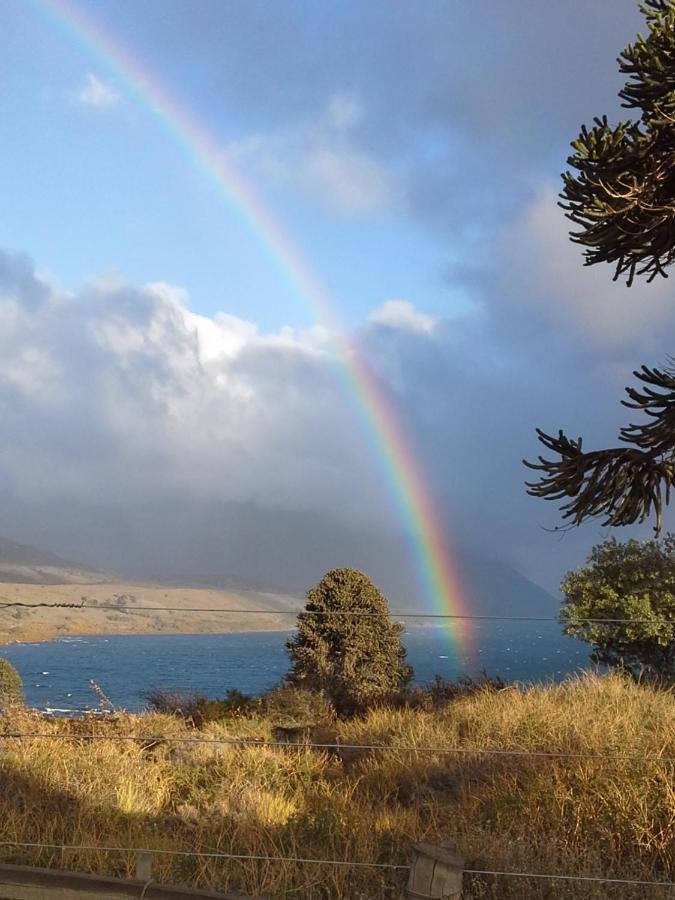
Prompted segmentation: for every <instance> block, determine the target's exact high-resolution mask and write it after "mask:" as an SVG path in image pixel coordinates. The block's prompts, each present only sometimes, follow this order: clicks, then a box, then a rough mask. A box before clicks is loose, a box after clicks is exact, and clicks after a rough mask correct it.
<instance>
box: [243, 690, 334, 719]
mask: <svg viewBox="0 0 675 900" xmlns="http://www.w3.org/2000/svg"><path fill="white" fill-rule="evenodd" d="M260 712H261V715H264V716H265V717H266V718H268V719H270V721H273V722H274V723H275V724H277V725H308V724H313V725H324V724H326V723H328V722H332V721H333V720H334V719H335V707H334V706H333V704H332V703H331V701H330V699H329V698H328V697H327V696H326V694H324V693H323V692H321V691H310V690H307V689H305V688H297V687H291V686H290V685H280V686H279V687H275V688H273V689H272V690H271V691H268V692H267V693H266V694H263V696H262V697H261V698H260Z"/></svg>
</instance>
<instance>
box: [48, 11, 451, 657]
mask: <svg viewBox="0 0 675 900" xmlns="http://www.w3.org/2000/svg"><path fill="white" fill-rule="evenodd" d="M34 5H35V7H36V8H37V9H38V10H39V11H40V12H42V13H43V14H45V15H47V16H48V17H49V18H51V20H52V21H53V22H54V23H55V24H56V25H57V26H59V27H60V28H62V29H63V30H64V31H66V33H67V35H68V36H69V37H70V38H71V39H73V40H75V41H76V42H77V43H78V44H79V45H81V46H82V47H83V49H84V50H85V51H86V52H87V54H89V55H92V56H94V57H96V58H97V59H98V60H99V61H100V62H101V63H102V64H103V65H104V66H105V68H106V69H107V70H109V71H111V72H113V73H114V75H115V77H116V78H117V79H118V80H119V81H120V82H121V83H122V84H123V85H124V86H125V88H126V89H127V90H128V92H129V94H131V95H132V96H134V97H135V99H136V100H137V101H138V102H139V103H140V105H141V106H142V107H143V108H144V109H146V110H147V112H148V113H149V114H150V115H152V116H153V117H154V118H155V120H156V121H157V122H158V124H159V125H160V126H161V127H162V128H163V129H164V130H165V131H166V132H168V133H169V135H170V136H171V137H172V138H173V139H174V141H175V142H176V143H177V144H179V145H180V147H181V148H182V149H183V150H184V151H185V152H186V154H187V155H188V157H189V158H190V160H191V161H192V163H193V165H195V166H196V167H197V168H198V169H200V170H201V171H202V172H203V173H204V174H205V175H207V176H208V177H209V178H210V179H211V180H212V181H213V182H214V183H215V184H216V185H217V187H218V188H219V190H220V191H221V192H222V194H223V195H224V196H225V197H226V199H227V200H228V201H229V202H230V203H231V204H233V206H234V208H235V209H236V210H237V211H238V213H239V214H240V215H241V216H242V217H243V219H244V220H245V221H246V222H247V224H248V225H249V226H250V228H251V229H252V231H253V232H254V233H255V235H256V236H257V237H258V239H259V240H261V241H262V243H263V245H264V246H265V248H266V249H267V251H268V252H269V253H270V254H271V255H272V256H273V257H274V259H275V261H276V263H277V264H278V265H279V266H280V267H281V269H282V271H283V272H284V273H285V275H286V276H287V277H288V278H289V279H290V281H291V283H292V285H293V287H294V290H295V291H296V292H297V294H298V295H299V296H300V297H302V298H303V300H304V301H305V302H306V303H307V304H308V305H309V307H310V308H311V310H312V313H313V315H314V316H315V317H316V318H317V319H318V320H319V321H320V322H322V323H323V324H326V325H327V326H328V327H329V328H330V329H331V331H332V332H333V333H334V334H338V335H342V334H344V333H345V332H344V330H343V329H341V328H340V327H339V324H338V316H337V306H336V304H335V303H334V301H333V300H332V299H331V297H330V296H329V294H328V293H327V291H326V290H325V289H324V288H323V286H322V285H321V283H320V281H319V280H318V278H317V277H316V275H315V273H314V272H313V271H312V268H311V266H310V265H309V263H308V261H307V259H306V258H305V256H304V255H303V254H302V253H301V252H300V250H299V249H298V247H297V246H296V245H295V243H294V242H293V240H292V239H291V237H290V235H289V234H288V232H287V231H286V230H284V228H283V227H282V226H281V224H280V223H279V222H278V221H277V219H276V218H275V217H274V215H273V214H272V212H271V211H270V209H269V208H268V207H267V206H265V204H264V203H263V201H262V199H261V198H260V196H259V195H258V193H257V192H256V191H255V189H254V187H253V186H252V185H251V184H250V182H248V181H247V180H245V179H244V177H243V176H242V174H241V173H240V172H239V171H237V169H236V168H235V167H234V165H233V164H232V161H231V160H230V159H228V157H227V155H226V154H225V153H224V152H223V150H222V148H221V147H220V145H219V144H218V141H217V140H216V139H215V137H214V136H213V135H212V134H211V133H210V132H209V131H208V130H207V129H206V127H205V126H204V125H203V124H202V123H201V122H200V121H199V120H198V119H197V118H196V117H195V116H194V115H193V114H192V113H191V112H190V111H189V110H187V109H186V108H185V107H184V106H182V105H181V103H180V102H179V101H178V99H177V98H176V97H174V96H173V94H171V93H170V91H169V89H168V88H167V87H166V86H165V85H164V84H162V83H161V82H160V81H159V80H158V79H157V78H156V77H155V76H154V75H153V73H151V72H149V71H148V69H147V68H146V67H145V66H143V65H141V63H140V62H139V61H138V60H137V59H135V58H134V57H133V56H132V54H131V53H130V52H129V51H128V50H127V49H126V48H125V47H124V46H122V44H120V42H119V41H118V40H117V39H116V38H115V36H114V35H112V34H111V33H110V32H109V30H105V29H103V28H102V26H101V25H100V24H99V23H98V22H96V21H94V20H93V19H92V18H91V16H89V15H88V14H86V13H85V12H84V10H83V9H82V8H81V7H80V6H78V5H76V4H75V3H74V2H72V0H34ZM337 344H338V352H339V357H340V361H341V366H340V369H341V372H342V375H343V378H344V379H345V383H346V385H347V387H348V389H349V393H350V394H351V396H352V397H353V399H354V400H355V402H356V406H357V408H358V410H359V412H360V414H361V417H362V419H363V422H364V425H365V427H366V429H367V431H368V432H369V434H370V436H371V438H372V441H373V445H374V447H375V448H376V452H377V454H378V457H379V461H380V465H381V467H382V470H383V471H384V473H385V474H386V477H387V481H388V482H389V484H390V486H391V488H392V489H393V495H394V501H395V504H396V507H397V511H398V515H399V517H400V520H401V522H402V524H403V526H404V528H405V531H406V533H407V534H409V535H410V536H411V538H412V541H413V544H414V557H415V560H416V566H417V569H418V577H419V578H420V580H421V582H422V585H423V587H424V590H425V594H426V596H427V598H428V600H429V601H430V602H431V604H432V606H433V611H434V612H441V613H443V614H448V615H449V616H462V614H464V613H465V612H466V610H467V608H468V607H467V606H466V600H465V596H466V595H465V593H464V590H463V586H462V583H461V578H460V574H459V567H458V564H457V562H456V560H455V559H454V558H453V556H452V555H451V551H450V543H449V541H448V539H447V536H446V531H445V528H444V527H443V524H442V522H441V518H440V515H439V512H438V508H437V506H436V504H435V503H434V501H433V498H432V496H431V493H430V491H429V487H428V485H427V483H426V480H425V478H424V474H423V472H422V468H421V466H420V465H419V462H418V460H417V459H416V456H415V454H414V452H413V450H412V446H411V444H410V442H409V440H408V438H407V436H406V435H405V433H404V430H403V428H402V425H401V422H400V421H399V417H398V416H397V414H396V412H395V410H394V408H393V406H392V404H391V402H390V401H389V399H388V397H387V396H386V395H385V393H384V391H383V390H382V387H381V386H380V384H379V383H378V381H377V379H376V378H375V377H374V375H373V373H372V371H371V369H370V367H369V366H368V364H367V362H366V360H365V358H364V356H363V355H362V354H360V353H359V352H358V349H357V348H356V346H355V345H354V344H352V343H349V342H348V341H347V340H346V339H345V338H341V339H339V340H338V342H337ZM449 631H450V634H451V635H452V636H453V638H454V641H455V644H456V647H457V648H459V646H460V645H461V646H463V647H464V649H465V650H466V649H468V648H467V638H466V637H465V636H464V635H465V634H466V632H465V630H464V628H463V627H462V626H461V623H459V622H457V621H456V620H452V619H449Z"/></svg>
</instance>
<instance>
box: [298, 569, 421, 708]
mask: <svg viewBox="0 0 675 900" xmlns="http://www.w3.org/2000/svg"><path fill="white" fill-rule="evenodd" d="M402 631H403V626H402V625H400V624H398V623H396V622H393V621H392V620H391V618H390V616H389V605H388V603H387V600H386V599H385V597H384V596H383V594H381V593H380V591H379V590H378V589H377V588H376V587H375V585H374V584H373V583H372V581H371V580H370V579H369V578H368V576H367V575H364V574H363V572H358V571H357V570H356V569H334V570H333V571H332V572H328V574H327V575H324V577H323V578H322V579H321V581H320V582H319V584H317V585H316V587H314V588H312V589H311V590H310V591H308V593H307V605H306V606H305V611H304V612H301V613H300V615H299V616H298V630H297V634H296V635H295V636H294V637H293V638H292V639H291V640H290V641H289V642H288V644H287V648H288V652H289V655H290V658H291V671H290V673H289V675H288V680H289V681H290V683H291V684H294V685H297V686H299V687H308V688H311V689H314V690H321V691H324V692H325V693H326V694H327V695H328V696H329V697H330V699H331V700H332V701H333V703H334V704H335V707H336V708H337V709H338V710H339V711H340V712H353V711H357V710H359V709H364V708H365V707H367V706H369V705H371V704H372V703H374V702H377V701H378V700H386V699H387V698H388V697H391V696H393V695H394V694H397V693H399V692H400V691H401V689H402V688H403V687H404V686H405V685H406V684H407V683H408V681H409V680H410V678H411V677H412V674H413V672H412V669H411V668H410V666H408V665H406V662H405V656H406V651H405V648H404V647H403V644H402V643H401V632H402Z"/></svg>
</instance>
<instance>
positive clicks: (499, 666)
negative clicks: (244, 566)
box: [0, 622, 589, 714]
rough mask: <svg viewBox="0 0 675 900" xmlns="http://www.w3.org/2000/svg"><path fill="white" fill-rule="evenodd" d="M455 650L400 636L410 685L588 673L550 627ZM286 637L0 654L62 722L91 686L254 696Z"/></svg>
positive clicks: (274, 667)
mask: <svg viewBox="0 0 675 900" xmlns="http://www.w3.org/2000/svg"><path fill="white" fill-rule="evenodd" d="M462 627H463V629H464V636H463V637H462V638H461V640H460V642H459V647H460V649H459V650H458V645H457V642H456V641H455V640H454V639H453V638H452V637H451V635H450V632H449V631H448V629H447V628H446V627H444V626H443V627H415V628H411V629H410V631H409V632H406V634H405V636H404V640H405V644H406V646H407V649H408V660H409V662H410V663H411V665H412V666H413V667H414V669H415V681H417V682H425V681H429V680H430V679H431V678H433V676H434V675H435V674H440V675H442V676H443V677H445V678H448V679H453V678H456V677H457V676H458V675H461V674H464V673H467V674H473V675H476V674H478V673H480V672H481V671H482V670H483V669H485V670H486V671H487V672H488V674H489V675H500V676H501V677H502V678H504V679H506V680H508V681H513V680H518V681H540V680H559V679H561V678H563V677H564V676H565V675H567V674H570V673H572V672H576V671H578V670H580V669H582V668H587V667H589V662H588V652H589V648H588V646H587V645H586V644H583V643H581V642H579V641H574V640H572V639H570V638H567V637H565V636H564V635H562V634H561V631H560V626H559V625H558V624H557V623H555V622H506V623H499V622H476V623H470V624H465V625H463V626H462ZM287 638H288V633H287V632H271V633H264V634H263V633H248V634H205V635H134V636H126V635H118V636H112V635H111V636H108V637H105V636H101V637H90V636H88V637H64V638H60V639H59V640H56V641H49V642H46V643H40V644H13V645H10V646H8V647H0V655H2V656H4V657H5V658H7V659H9V660H10V662H11V663H12V664H13V665H14V666H16V668H17V669H18V671H19V673H20V674H21V677H22V678H23V681H24V687H25V692H26V699H27V702H28V703H29V704H30V705H31V706H36V707H38V708H40V709H47V710H51V711H54V712H55V713H56V714H65V713H66V712H67V711H74V710H83V709H88V708H96V707H97V706H98V703H99V697H98V695H97V694H96V693H95V691H94V690H93V689H92V686H91V681H92V679H93V680H94V681H95V682H96V683H97V684H98V685H100V687H101V689H102V690H103V691H104V692H105V694H106V696H107V697H108V698H109V699H110V700H111V701H112V703H113V704H114V705H115V706H116V707H118V708H119V707H121V708H126V709H129V710H139V709H142V708H143V706H144V701H143V693H144V692H145V691H147V690H148V689H149V688H152V687H163V688H169V689H175V690H187V691H195V692H198V693H202V694H205V695H208V696H210V697H218V696H222V695H223V694H224V693H225V691H226V690H228V689H229V688H237V689H238V690H240V691H244V692H245V693H250V694H256V693H260V692H261V691H264V690H266V689H267V688H269V687H271V686H272V685H274V684H275V683H277V682H278V681H279V679H280V678H281V676H282V675H283V674H284V673H285V672H286V671H287V669H288V660H287V656H286V653H285V650H284V644H285V641H286V640H287Z"/></svg>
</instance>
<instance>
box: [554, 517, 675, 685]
mask: <svg viewBox="0 0 675 900" xmlns="http://www.w3.org/2000/svg"><path fill="white" fill-rule="evenodd" d="M561 589H562V591H563V594H564V596H565V599H564V603H563V607H562V611H561V621H562V623H563V626H564V630H565V632H566V633H567V634H569V635H572V636H573V637H576V638H580V639H581V640H583V641H588V642H589V643H590V644H592V645H593V653H592V655H591V658H592V659H593V660H594V661H595V662H599V663H604V664H605V665H609V666H615V667H620V668H623V669H625V670H627V671H628V672H630V673H631V674H632V675H635V676H643V677H644V676H647V677H649V678H657V679H660V680H663V681H667V682H673V681H675V535H673V534H668V535H666V536H665V538H663V540H661V541H659V540H651V541H634V540H632V541H628V542H627V543H625V544H623V543H619V542H618V541H617V540H615V539H614V538H611V539H610V540H607V541H605V542H604V543H602V544H598V545H597V546H596V547H594V548H593V550H592V551H591V553H590V555H589V557H588V560H587V564H586V565H585V566H583V567H582V568H580V569H577V571H575V572H569V573H568V574H567V576H566V577H565V580H564V581H563V583H562V585H561ZM603 619H604V620H608V619H609V620H611V619H614V620H616V619H630V620H631V621H630V622H616V621H614V622H612V621H606V622H603V621H597V620H603ZM592 620H595V621H592Z"/></svg>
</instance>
